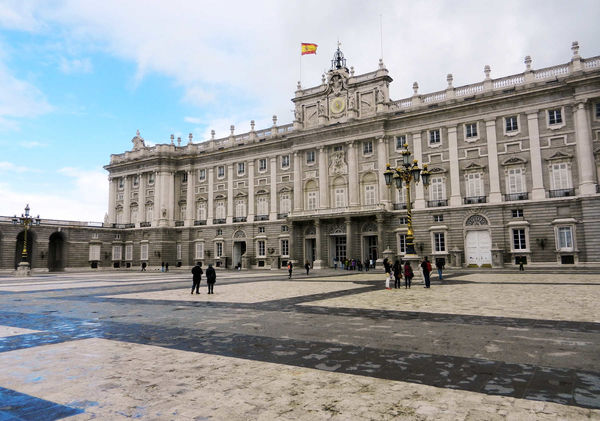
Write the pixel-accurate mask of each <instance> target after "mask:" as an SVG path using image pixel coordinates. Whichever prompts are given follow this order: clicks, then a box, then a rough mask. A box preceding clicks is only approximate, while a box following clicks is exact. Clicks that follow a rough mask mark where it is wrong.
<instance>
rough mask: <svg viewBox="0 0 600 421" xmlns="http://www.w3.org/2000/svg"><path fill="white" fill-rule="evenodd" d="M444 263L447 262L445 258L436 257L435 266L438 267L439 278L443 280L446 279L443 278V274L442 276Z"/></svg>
mask: <svg viewBox="0 0 600 421" xmlns="http://www.w3.org/2000/svg"><path fill="white" fill-rule="evenodd" d="M444 264H445V261H444V259H442V258H440V259H435V267H436V268H437V271H438V279H439V280H440V281H443V280H444V278H443V276H442V271H443V270H444Z"/></svg>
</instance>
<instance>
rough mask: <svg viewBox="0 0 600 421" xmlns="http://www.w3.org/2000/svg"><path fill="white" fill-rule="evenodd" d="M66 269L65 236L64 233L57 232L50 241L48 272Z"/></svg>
mask: <svg viewBox="0 0 600 421" xmlns="http://www.w3.org/2000/svg"><path fill="white" fill-rule="evenodd" d="M64 269H65V236H64V234H63V233H62V232H55V233H54V234H52V235H51V236H50V240H49V241H48V270H49V271H50V272H56V271H62V270H64Z"/></svg>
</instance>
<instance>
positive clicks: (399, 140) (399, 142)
mask: <svg viewBox="0 0 600 421" xmlns="http://www.w3.org/2000/svg"><path fill="white" fill-rule="evenodd" d="M405 143H406V135H404V134H403V135H400V136H396V149H403V148H404V144H405Z"/></svg>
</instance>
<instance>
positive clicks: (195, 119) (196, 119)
mask: <svg viewBox="0 0 600 421" xmlns="http://www.w3.org/2000/svg"><path fill="white" fill-rule="evenodd" d="M183 121H185V122H186V123H192V124H202V119H201V118H199V117H184V118H183Z"/></svg>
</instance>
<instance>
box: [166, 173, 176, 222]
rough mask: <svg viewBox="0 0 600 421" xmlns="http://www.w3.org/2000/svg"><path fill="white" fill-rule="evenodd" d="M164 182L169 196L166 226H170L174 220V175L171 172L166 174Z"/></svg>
mask: <svg viewBox="0 0 600 421" xmlns="http://www.w3.org/2000/svg"><path fill="white" fill-rule="evenodd" d="M165 180H166V188H167V192H168V196H169V201H168V202H167V219H168V225H170V226H172V225H174V222H173V221H174V220H175V173H174V172H173V171H169V172H167V173H166V174H165Z"/></svg>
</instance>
